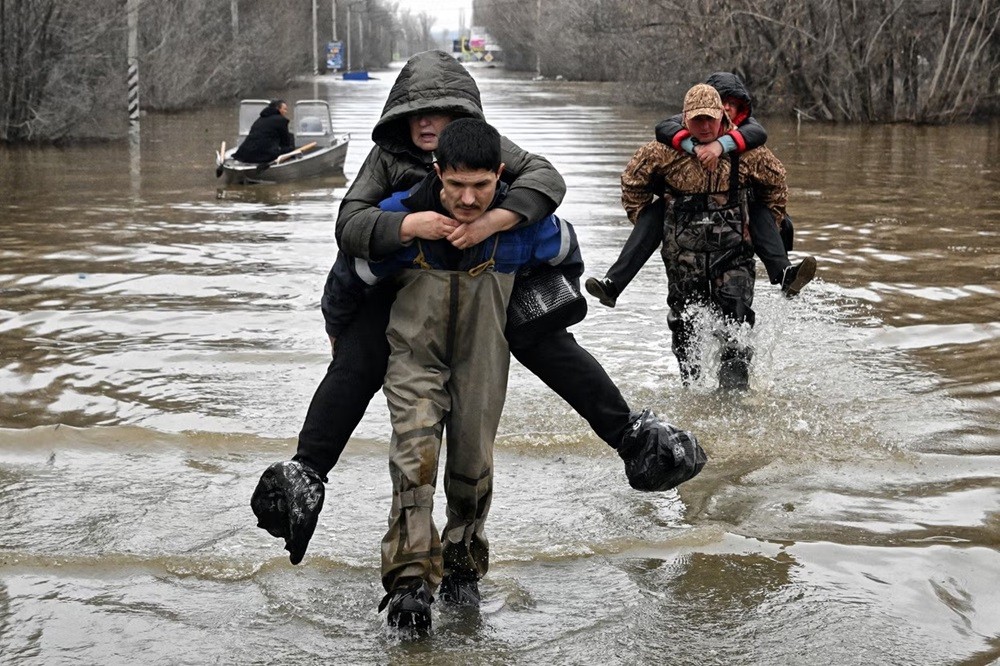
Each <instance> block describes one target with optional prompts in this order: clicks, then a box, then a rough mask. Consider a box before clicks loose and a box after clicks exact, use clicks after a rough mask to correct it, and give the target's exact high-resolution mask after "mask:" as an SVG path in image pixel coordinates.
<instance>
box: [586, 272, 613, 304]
mask: <svg viewBox="0 0 1000 666" xmlns="http://www.w3.org/2000/svg"><path fill="white" fill-rule="evenodd" d="M583 286H584V287H586V289H587V293H588V294H590V295H591V296H593V297H594V298H596V299H597V300H599V301H600V302H601V305H606V306H608V307H609V308H613V307H615V303H617V302H618V289H616V288H615V285H614V283H613V282H612V281H611V280H609V279H608V278H587V281H586V282H584V283H583Z"/></svg>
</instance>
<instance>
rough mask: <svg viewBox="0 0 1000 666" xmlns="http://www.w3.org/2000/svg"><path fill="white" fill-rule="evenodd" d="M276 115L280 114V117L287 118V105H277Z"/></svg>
mask: <svg viewBox="0 0 1000 666" xmlns="http://www.w3.org/2000/svg"><path fill="white" fill-rule="evenodd" d="M278 113H280V114H281V115H283V116H285V117H286V118H287V117H288V105H287V104H285V103H281V104H279V105H278Z"/></svg>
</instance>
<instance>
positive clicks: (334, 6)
mask: <svg viewBox="0 0 1000 666" xmlns="http://www.w3.org/2000/svg"><path fill="white" fill-rule="evenodd" d="M330 15H331V17H332V19H333V41H337V0H330Z"/></svg>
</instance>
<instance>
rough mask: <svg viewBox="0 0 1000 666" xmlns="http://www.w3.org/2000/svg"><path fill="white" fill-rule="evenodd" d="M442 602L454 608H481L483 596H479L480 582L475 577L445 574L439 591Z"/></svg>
mask: <svg viewBox="0 0 1000 666" xmlns="http://www.w3.org/2000/svg"><path fill="white" fill-rule="evenodd" d="M438 594H439V596H440V597H441V601H443V602H445V603H449V604H452V605H454V606H466V607H469V608H479V603H480V601H482V596H481V595H480V594H479V582H478V580H477V579H476V577H475V576H474V575H471V574H470V575H461V574H445V577H444V578H443V579H442V580H441V588H440V589H439V590H438Z"/></svg>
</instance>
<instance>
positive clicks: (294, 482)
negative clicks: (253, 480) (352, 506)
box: [250, 460, 326, 564]
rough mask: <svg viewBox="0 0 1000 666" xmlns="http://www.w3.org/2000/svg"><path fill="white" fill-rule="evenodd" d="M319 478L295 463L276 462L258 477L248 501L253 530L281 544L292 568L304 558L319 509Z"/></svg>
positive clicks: (320, 493)
mask: <svg viewBox="0 0 1000 666" xmlns="http://www.w3.org/2000/svg"><path fill="white" fill-rule="evenodd" d="M324 481H326V479H324V478H323V477H321V476H320V475H319V474H317V473H316V471H315V470H313V469H312V468H310V467H309V466H308V465H304V464H302V463H300V462H298V461H296V460H286V461H284V462H276V463H274V464H273V465H271V466H270V467H268V468H267V469H266V470H264V473H263V474H261V476H260V481H259V482H258V483H257V489H256V490H254V491H253V496H252V497H251V498H250V508H251V509H253V512H254V515H256V516H257V527H260V528H262V529H265V530H267V531H268V533H269V534H271V536H276V537H278V538H281V539H284V540H285V550H287V551H288V559H289V560H291V562H292V564H298V563H299V562H301V561H302V557H303V556H304V555H305V554H306V547H307V546H308V545H309V539H311V538H312V535H313V532H314V531H315V530H316V521H317V520H318V519H319V512H320V511H321V510H322V509H323V497H324V494H325V489H324V488H323V482H324Z"/></svg>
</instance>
